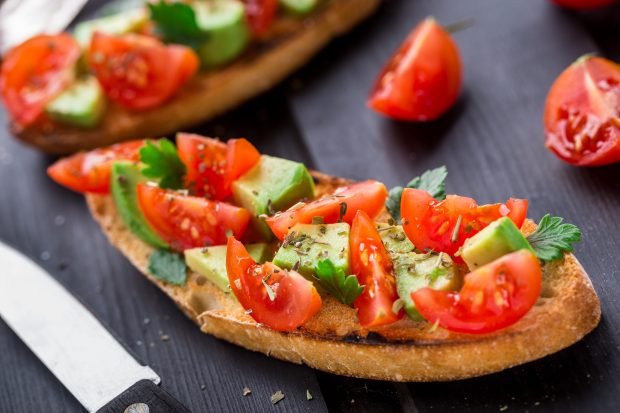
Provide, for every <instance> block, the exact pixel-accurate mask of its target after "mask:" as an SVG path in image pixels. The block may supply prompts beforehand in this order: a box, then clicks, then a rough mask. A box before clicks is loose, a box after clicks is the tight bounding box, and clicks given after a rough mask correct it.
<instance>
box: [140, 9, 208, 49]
mask: <svg viewBox="0 0 620 413" xmlns="http://www.w3.org/2000/svg"><path fill="white" fill-rule="evenodd" d="M148 7H149V10H150V12H151V20H152V21H153V22H154V23H155V29H156V30H157V32H158V33H159V34H160V35H161V36H162V38H163V39H164V41H165V42H168V43H180V44H185V45H188V46H191V47H194V48H195V47H197V46H198V45H199V44H200V42H201V41H203V40H204V39H205V38H206V36H205V33H204V32H203V31H202V30H200V27H199V26H198V20H197V18H196V13H195V12H194V9H192V7H191V6H190V5H189V4H187V3H183V2H179V1H165V0H160V1H159V2H154V3H153V2H149V3H148Z"/></svg>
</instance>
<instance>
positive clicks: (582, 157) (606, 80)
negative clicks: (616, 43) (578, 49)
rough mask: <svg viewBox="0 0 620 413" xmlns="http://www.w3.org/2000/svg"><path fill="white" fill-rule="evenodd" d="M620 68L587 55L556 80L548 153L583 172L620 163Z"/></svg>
mask: <svg viewBox="0 0 620 413" xmlns="http://www.w3.org/2000/svg"><path fill="white" fill-rule="evenodd" d="M618 110H620V65H618V64H616V63H614V62H612V61H610V60H607V59H604V58H602V57H595V56H590V55H586V56H583V57H581V58H579V59H578V60H577V61H575V62H574V63H573V64H571V65H570V66H569V67H568V68H567V69H566V70H564V72H562V73H561V74H560V76H558V78H557V79H556V80H555V82H554V83H553V85H552V86H551V89H550V90H549V93H548V95H547V101H546V103H545V116H544V124H545V134H546V142H545V145H546V146H547V148H548V149H549V150H550V151H551V152H553V153H554V154H555V155H557V156H558V157H559V158H560V159H562V160H563V161H565V162H568V163H570V164H573V165H577V166H598V165H607V164H611V163H615V162H619V161H620V118H619V117H618Z"/></svg>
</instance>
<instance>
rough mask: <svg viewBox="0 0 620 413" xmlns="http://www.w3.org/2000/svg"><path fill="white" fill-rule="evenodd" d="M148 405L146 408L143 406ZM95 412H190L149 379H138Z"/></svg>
mask: <svg viewBox="0 0 620 413" xmlns="http://www.w3.org/2000/svg"><path fill="white" fill-rule="evenodd" d="M144 405H146V406H148V409H147V408H145V406H144ZM97 413H191V412H190V410H189V409H188V408H187V407H185V406H183V405H182V404H181V402H179V401H178V400H176V399H175V398H174V397H172V396H171V395H170V394H169V393H168V392H166V391H165V390H164V389H162V388H160V387H159V386H158V385H156V384H155V383H153V382H152V381H150V380H140V381H139V382H137V383H136V384H134V385H133V386H131V387H130V388H128V389H127V390H125V391H124V392H123V393H122V394H121V395H120V396H118V397H116V398H115V399H114V400H112V401H111V402H109V403H108V404H106V405H105V406H103V407H102V408H101V409H100V410H98V411H97Z"/></svg>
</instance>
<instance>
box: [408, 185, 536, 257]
mask: <svg viewBox="0 0 620 413" xmlns="http://www.w3.org/2000/svg"><path fill="white" fill-rule="evenodd" d="M527 207H528V202H527V200H525V199H515V198H510V199H509V200H508V201H506V203H505V204H489V205H478V204H477V203H476V201H474V200H473V199H471V198H467V197H463V196H458V195H448V196H447V197H446V199H445V200H443V201H437V200H436V199H435V198H433V197H432V196H431V195H430V194H429V193H428V192H426V191H422V190H420V189H415V188H406V189H405V190H404V191H403V197H402V199H401V212H402V216H403V229H404V230H405V233H406V234H407V237H408V238H409V239H410V240H411V242H412V243H413V245H415V246H416V248H418V249H419V250H421V251H425V250H433V251H435V252H445V253H447V254H450V255H451V256H454V254H456V252H457V251H458V250H459V248H461V246H462V245H463V243H464V242H465V240H466V239H467V238H470V237H472V236H474V235H475V234H477V233H478V232H479V231H480V230H481V229H483V228H484V227H486V226H487V225H489V224H490V223H491V222H493V221H495V220H497V219H499V218H501V217H504V216H507V217H508V218H510V219H511V220H512V221H513V222H514V223H515V225H516V226H517V227H518V228H521V225H523V221H525V217H526V215H527ZM455 259H456V260H457V261H459V262H462V261H460V260H459V258H458V257H455Z"/></svg>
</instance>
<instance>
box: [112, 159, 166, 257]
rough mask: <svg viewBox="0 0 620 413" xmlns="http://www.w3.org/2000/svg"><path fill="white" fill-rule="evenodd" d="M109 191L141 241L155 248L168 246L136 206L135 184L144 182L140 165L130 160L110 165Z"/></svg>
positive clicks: (123, 217)
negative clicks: (110, 180)
mask: <svg viewBox="0 0 620 413" xmlns="http://www.w3.org/2000/svg"><path fill="white" fill-rule="evenodd" d="M111 179H112V182H111V192H112V197H113V198H114V203H115V204H116V209H117V210H118V213H119V214H120V216H121V218H122V219H123V222H125V225H127V227H128V228H129V230H130V231H131V232H132V233H133V234H134V235H135V236H137V237H138V238H140V239H141V240H142V241H144V242H146V243H147V244H149V245H152V246H153V247H155V248H168V244H167V243H166V242H165V241H164V240H163V239H161V237H160V236H159V235H157V234H156V233H155V231H154V230H153V229H152V228H151V226H150V225H149V224H148V222H147V221H146V219H145V218H144V215H142V212H141V211H140V207H139V206H138V197H137V194H136V186H137V185H138V184H139V183H141V182H146V181H147V178H145V177H144V176H143V175H142V173H140V166H139V165H137V164H134V163H131V162H115V163H114V164H113V165H112V178H111Z"/></svg>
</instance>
